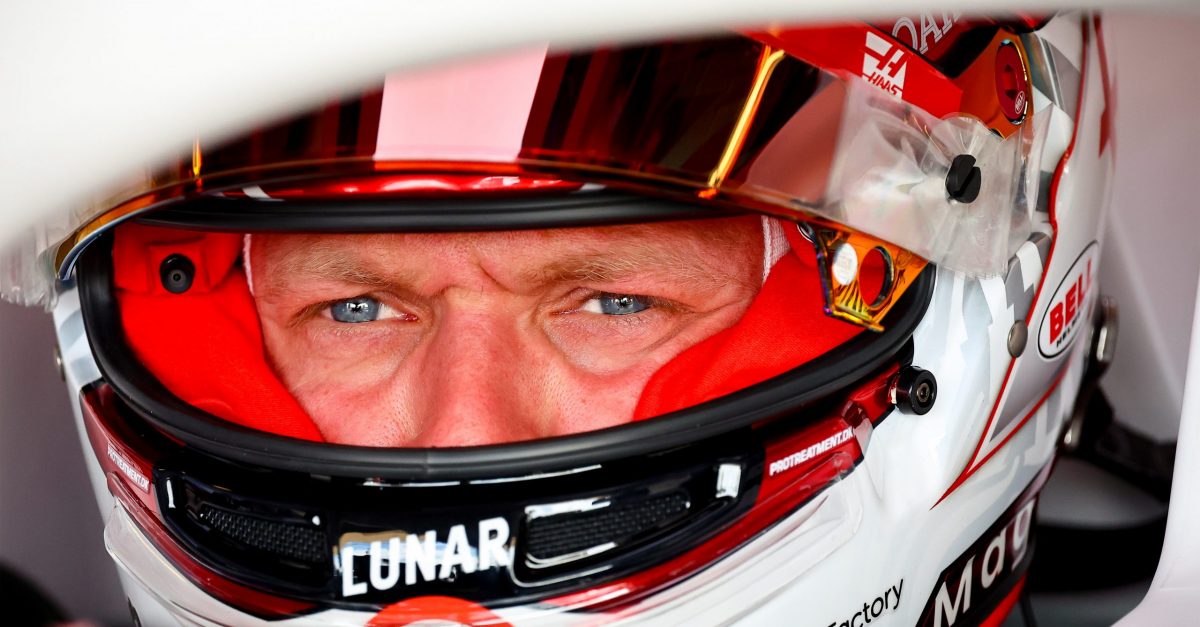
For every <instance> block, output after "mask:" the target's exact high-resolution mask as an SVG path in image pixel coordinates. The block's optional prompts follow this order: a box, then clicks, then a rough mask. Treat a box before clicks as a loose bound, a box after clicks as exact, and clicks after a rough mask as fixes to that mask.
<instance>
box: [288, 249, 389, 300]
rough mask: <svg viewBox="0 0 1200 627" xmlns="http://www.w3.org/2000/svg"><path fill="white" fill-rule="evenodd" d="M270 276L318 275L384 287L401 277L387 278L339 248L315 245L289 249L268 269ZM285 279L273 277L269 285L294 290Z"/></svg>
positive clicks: (291, 277)
mask: <svg viewBox="0 0 1200 627" xmlns="http://www.w3.org/2000/svg"><path fill="white" fill-rule="evenodd" d="M271 277H272V278H275V277H289V278H290V279H296V278H300V279H303V278H306V277H312V278H320V279H329V280H334V281H341V282H343V283H349V284H352V285H361V286H363V287H369V288H383V287H388V286H391V285H394V284H395V283H396V282H397V281H398V280H400V281H402V280H403V278H402V277H387V276H384V275H382V274H380V273H378V272H375V271H373V270H371V269H370V268H368V267H366V265H365V264H363V263H361V262H360V261H359V260H358V259H356V258H355V257H354V256H353V254H351V253H348V252H347V251H346V250H344V249H342V248H340V247H331V246H323V245H321V244H314V245H313V246H309V247H306V248H304V249H303V250H301V251H298V252H292V253H289V254H287V255H286V256H284V258H283V259H281V260H279V261H278V265H277V267H276V268H274V270H273V271H272V272H271ZM287 283H288V281H279V280H277V279H276V280H274V281H272V284H273V285H274V286H277V287H281V288H283V289H284V290H287V291H293V290H292V289H290V287H289V286H288V285H287Z"/></svg>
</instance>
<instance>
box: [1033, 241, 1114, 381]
mask: <svg viewBox="0 0 1200 627" xmlns="http://www.w3.org/2000/svg"><path fill="white" fill-rule="evenodd" d="M1099 251H1100V247H1099V246H1098V245H1097V244H1096V243H1095V242H1092V243H1091V244H1090V245H1089V246H1088V247H1087V248H1086V249H1084V251H1083V253H1082V254H1080V255H1079V258H1078V259H1076V260H1075V263H1074V264H1073V265H1072V266H1071V269H1070V270H1067V274H1066V276H1065V277H1063V281H1062V283H1061V284H1059V286H1058V289H1057V290H1055V292H1054V296H1053V297H1052V298H1051V299H1050V305H1049V307H1048V308H1047V310H1046V314H1045V315H1044V316H1043V318H1042V327H1041V329H1040V330H1039V331H1038V350H1039V351H1041V353H1042V356H1043V357H1046V358H1051V357H1057V356H1058V355H1060V354H1062V352H1063V351H1065V350H1066V349H1067V347H1069V346H1070V345H1071V343H1072V341H1073V340H1074V339H1075V336H1077V335H1079V330H1080V329H1081V328H1083V326H1084V325H1085V320H1086V318H1087V311H1086V310H1087V303H1088V300H1087V299H1088V297H1089V296H1091V293H1092V283H1093V281H1095V276H1096V275H1095V270H1096V267H1097V266H1098V265H1099V258H1100V252H1099Z"/></svg>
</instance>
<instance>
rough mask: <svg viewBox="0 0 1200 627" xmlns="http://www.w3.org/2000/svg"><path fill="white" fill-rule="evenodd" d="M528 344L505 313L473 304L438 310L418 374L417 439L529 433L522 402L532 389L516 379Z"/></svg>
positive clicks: (476, 439)
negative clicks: (460, 308) (440, 314)
mask: <svg viewBox="0 0 1200 627" xmlns="http://www.w3.org/2000/svg"><path fill="white" fill-rule="evenodd" d="M528 350H529V349H528V346H527V342H525V341H524V340H523V338H522V336H521V333H520V332H519V329H518V328H517V327H516V324H515V322H514V321H513V320H512V319H511V318H509V317H507V316H504V315H502V314H496V313H490V312H482V311H478V310H476V311H455V312H450V313H447V314H446V315H444V316H443V317H442V318H441V319H440V320H439V323H438V324H437V326H436V327H435V329H434V330H433V333H432V334H431V336H430V337H429V339H428V340H427V344H426V354H425V360H424V364H423V368H422V372H421V373H420V376H419V377H418V379H419V380H418V382H417V385H418V389H417V390H416V396H417V397H418V398H419V399H420V402H418V403H417V407H418V411H420V412H421V413H422V416H421V422H422V429H421V434H420V435H419V436H418V438H417V442H418V444H420V445H423V446H471V445H481V444H494V443H498V442H508V441H513V440H519V439H526V438H530V437H534V436H535V435H536V425H535V424H534V416H533V415H532V414H530V413H529V412H526V411H524V410H523V408H524V407H526V406H528V403H526V402H524V401H526V400H527V396H528V395H530V394H535V393H537V392H538V390H536V389H532V387H533V386H522V385H521V383H520V382H521V379H523V378H524V375H525V373H523V372H522V370H521V368H522V367H523V366H524V365H526V364H528V363H530V360H529V359H527V358H526V352H527V351H528ZM525 388H530V389H525Z"/></svg>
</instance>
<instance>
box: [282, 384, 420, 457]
mask: <svg viewBox="0 0 1200 627" xmlns="http://www.w3.org/2000/svg"><path fill="white" fill-rule="evenodd" d="M403 391H404V388H401V387H397V386H394V385H377V386H366V387H363V386H341V385H337V384H329V383H326V384H324V385H321V386H319V387H312V388H307V389H304V390H301V391H298V392H297V394H296V398H297V400H298V401H299V402H300V404H301V406H303V407H304V409H305V410H306V411H307V412H308V414H309V416H311V417H312V419H313V422H314V423H316V425H317V429H319V430H320V431H321V435H322V436H324V437H325V440H326V441H328V442H332V443H335V444H351V445H355V446H405V445H406V444H407V443H408V442H411V441H412V440H413V439H414V438H415V437H416V436H417V435H418V433H417V431H418V429H417V426H416V425H415V424H413V422H412V421H411V419H410V416H409V413H408V412H406V411H404V410H403V408H405V407H407V406H408V405H409V403H408V401H407V399H406V398H405V397H404V394H403Z"/></svg>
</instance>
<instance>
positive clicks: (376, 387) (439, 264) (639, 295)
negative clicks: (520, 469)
mask: <svg viewBox="0 0 1200 627" xmlns="http://www.w3.org/2000/svg"><path fill="white" fill-rule="evenodd" d="M251 262H252V263H251V269H252V272H253V281H254V289H255V300H256V305H257V308H258V312H259V316H260V318H261V320H262V325H263V335H264V337H265V343H266V349H267V355H268V357H269V359H270V361H271V363H272V365H273V366H274V368H275V370H276V372H277V373H278V374H279V376H280V378H281V379H282V380H283V382H284V384H285V385H286V386H287V387H288V388H289V389H290V390H291V391H292V393H293V394H294V395H295V397H296V399H297V400H298V401H299V402H300V404H301V405H302V406H303V407H304V409H305V410H306V411H307V412H308V413H309V414H310V415H311V416H312V418H313V420H314V421H315V422H316V424H317V427H318V428H319V429H320V430H321V433H322V434H323V435H324V436H325V438H326V439H327V440H329V441H330V442H337V443H343V444H359V445H371V446H467V445H478V444H495V443H500V442H511V441H516V440H525V439H531V438H539V437H546V436H553V435H562V434H567V433H577V432H581V431H588V430H591V429H598V428H602V427H608V426H612V425H617V424H621V423H624V422H628V421H629V420H631V419H632V417H633V411H634V407H635V406H636V405H637V402H638V398H639V396H640V394H641V391H642V388H643V386H645V384H646V382H647V380H648V379H649V378H650V376H651V375H652V374H653V373H654V372H655V371H656V370H658V369H659V367H661V366H662V365H663V364H665V363H666V362H668V361H669V360H671V358H673V357H675V356H676V355H677V354H679V353H680V352H681V351H683V350H684V349H686V348H688V347H690V346H692V345H693V344H696V343H697V342H699V341H701V340H703V339H705V338H707V337H709V336H711V335H713V334H714V333H716V332H718V331H720V330H722V329H725V328H727V327H729V326H730V325H732V324H733V323H734V322H736V321H737V320H738V319H739V318H740V317H741V315H742V314H743V313H744V312H745V311H746V308H747V307H748V306H749V304H750V301H751V300H752V299H753V298H754V296H755V294H756V293H757V292H758V289H759V286H760V283H761V280H762V231H761V226H760V222H759V219H758V218H753V217H745V218H727V219H720V220H704V221H695V222H675V223H661V224H643V225H629V226H616V227H599V228H580V229H557V230H546V231H521V232H505V233H463V234H383V235H300V234H290V235H256V236H254V238H253V243H252V246H251Z"/></svg>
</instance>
